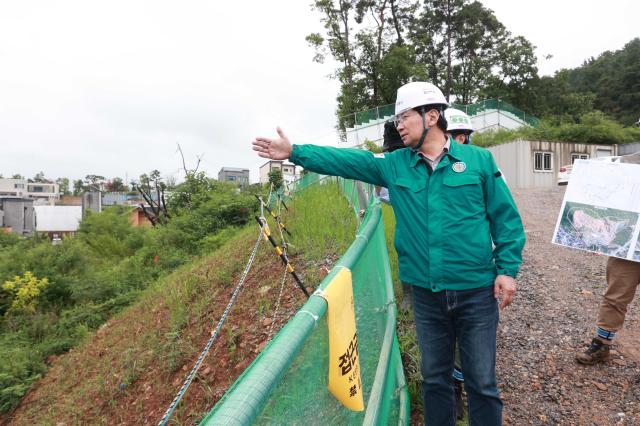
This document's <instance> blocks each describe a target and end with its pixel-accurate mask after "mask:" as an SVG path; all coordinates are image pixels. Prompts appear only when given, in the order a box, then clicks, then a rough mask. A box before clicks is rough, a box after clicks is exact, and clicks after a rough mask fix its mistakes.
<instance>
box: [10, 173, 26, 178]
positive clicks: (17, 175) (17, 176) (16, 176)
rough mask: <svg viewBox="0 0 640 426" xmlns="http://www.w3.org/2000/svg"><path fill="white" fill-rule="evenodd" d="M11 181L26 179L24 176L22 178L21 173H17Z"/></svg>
mask: <svg viewBox="0 0 640 426" xmlns="http://www.w3.org/2000/svg"><path fill="white" fill-rule="evenodd" d="M11 179H24V176H22V175H21V174H20V173H16V174H14V175H13V176H11Z"/></svg>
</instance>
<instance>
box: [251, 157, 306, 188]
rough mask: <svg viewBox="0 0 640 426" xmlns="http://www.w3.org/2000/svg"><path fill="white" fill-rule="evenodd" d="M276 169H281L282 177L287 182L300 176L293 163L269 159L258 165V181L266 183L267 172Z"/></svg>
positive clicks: (267, 179)
mask: <svg viewBox="0 0 640 426" xmlns="http://www.w3.org/2000/svg"><path fill="white" fill-rule="evenodd" d="M277 169H279V170H281V171H282V179H283V180H284V181H285V182H286V183H287V184H291V183H293V181H295V180H296V179H298V178H299V177H300V175H299V173H298V172H299V170H298V169H297V166H296V165H295V164H291V163H285V162H284V161H281V160H270V161H267V162H266V163H264V164H263V165H262V166H260V183H268V182H269V173H270V172H271V171H273V170H277Z"/></svg>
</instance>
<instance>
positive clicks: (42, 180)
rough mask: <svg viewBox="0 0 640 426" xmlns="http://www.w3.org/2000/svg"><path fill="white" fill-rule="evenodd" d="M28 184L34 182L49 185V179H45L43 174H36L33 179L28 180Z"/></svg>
mask: <svg viewBox="0 0 640 426" xmlns="http://www.w3.org/2000/svg"><path fill="white" fill-rule="evenodd" d="M29 181H30V182H35V183H49V182H50V181H49V179H47V178H46V177H45V176H44V172H39V173H36V175H35V176H34V177H33V179H29Z"/></svg>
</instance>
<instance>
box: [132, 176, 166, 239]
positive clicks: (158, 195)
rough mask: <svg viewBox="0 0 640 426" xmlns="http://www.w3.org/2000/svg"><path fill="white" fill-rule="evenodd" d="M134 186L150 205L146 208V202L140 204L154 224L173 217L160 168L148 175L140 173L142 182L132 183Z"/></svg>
mask: <svg viewBox="0 0 640 426" xmlns="http://www.w3.org/2000/svg"><path fill="white" fill-rule="evenodd" d="M132 186H133V187H134V188H135V189H137V190H138V192H139V193H140V195H142V198H143V199H144V201H145V203H147V205H148V206H149V208H146V206H145V205H144V204H142V203H141V204H140V207H141V208H142V211H143V212H144V214H145V216H146V217H147V219H149V222H151V224H152V225H153V226H156V225H157V224H158V223H160V224H163V223H166V222H167V220H169V219H170V218H171V216H170V215H169V212H168V210H167V203H166V200H165V195H164V192H165V190H166V188H167V186H166V184H165V183H164V182H163V179H162V176H161V175H160V172H159V171H158V170H153V171H151V173H149V174H148V175H147V174H143V175H140V182H139V183H132Z"/></svg>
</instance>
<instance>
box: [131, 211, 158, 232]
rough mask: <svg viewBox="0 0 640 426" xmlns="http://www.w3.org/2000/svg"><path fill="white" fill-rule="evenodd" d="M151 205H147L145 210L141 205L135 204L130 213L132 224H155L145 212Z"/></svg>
mask: <svg viewBox="0 0 640 426" xmlns="http://www.w3.org/2000/svg"><path fill="white" fill-rule="evenodd" d="M150 209H151V207H149V206H145V207H144V210H143V208H142V207H141V206H135V207H133V208H132V209H131V213H130V214H129V223H130V224H131V226H135V227H136V228H137V227H140V226H153V224H152V223H151V221H150V220H149V218H148V217H147V215H146V214H145V212H144V211H145V210H150Z"/></svg>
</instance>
